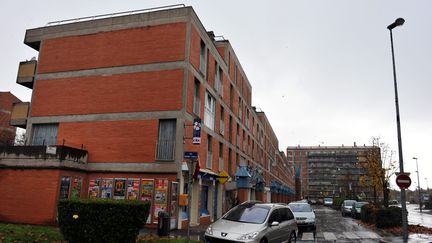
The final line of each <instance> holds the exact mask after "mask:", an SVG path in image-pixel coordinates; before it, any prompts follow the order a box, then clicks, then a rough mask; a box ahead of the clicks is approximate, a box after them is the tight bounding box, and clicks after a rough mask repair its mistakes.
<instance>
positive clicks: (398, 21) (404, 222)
mask: <svg viewBox="0 0 432 243" xmlns="http://www.w3.org/2000/svg"><path fill="white" fill-rule="evenodd" d="M404 23H405V20H404V19H403V18H398V19H396V20H395V22H393V23H392V24H390V25H389V26H387V29H388V30H389V31H390V42H391V52H392V61H393V79H394V90H395V104H396V124H397V135H398V149H399V151H398V152H399V171H400V173H404V167H403V154H402V135H401V128H400V116H399V101H398V91H397V82H396V64H395V57H394V48H393V32H392V30H393V29H394V28H396V27H397V26H401V25H403V24H404ZM401 206H402V229H403V239H404V241H407V240H408V219H407V210H406V196H405V189H401Z"/></svg>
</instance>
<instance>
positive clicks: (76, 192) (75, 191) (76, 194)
mask: <svg viewBox="0 0 432 243" xmlns="http://www.w3.org/2000/svg"><path fill="white" fill-rule="evenodd" d="M82 180H83V179H82V177H74V178H73V180H72V190H71V198H80V197H81V189H82Z"/></svg>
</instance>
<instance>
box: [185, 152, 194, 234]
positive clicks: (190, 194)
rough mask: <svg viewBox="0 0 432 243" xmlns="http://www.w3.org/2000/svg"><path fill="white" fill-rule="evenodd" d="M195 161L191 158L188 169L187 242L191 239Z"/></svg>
mask: <svg viewBox="0 0 432 243" xmlns="http://www.w3.org/2000/svg"><path fill="white" fill-rule="evenodd" d="M194 165H195V161H194V160H189V165H188V171H189V177H188V206H187V215H188V224H187V242H189V241H190V224H191V207H192V205H191V204H192V183H193V178H192V176H193V171H194V170H195V166H194Z"/></svg>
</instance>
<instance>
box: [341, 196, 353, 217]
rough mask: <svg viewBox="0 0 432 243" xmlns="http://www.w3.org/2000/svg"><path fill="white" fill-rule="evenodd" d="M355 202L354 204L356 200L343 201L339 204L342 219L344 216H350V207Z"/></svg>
mask: <svg viewBox="0 0 432 243" xmlns="http://www.w3.org/2000/svg"><path fill="white" fill-rule="evenodd" d="M355 202H356V200H344V201H343V203H342V204H341V214H342V217H345V216H346V215H351V209H352V206H353V205H354V203H355Z"/></svg>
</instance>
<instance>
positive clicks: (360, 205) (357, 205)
mask: <svg viewBox="0 0 432 243" xmlns="http://www.w3.org/2000/svg"><path fill="white" fill-rule="evenodd" d="M366 204H367V202H364V203H362V202H361V203H356V205H355V206H356V208H361V207H363V205H366Z"/></svg>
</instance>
